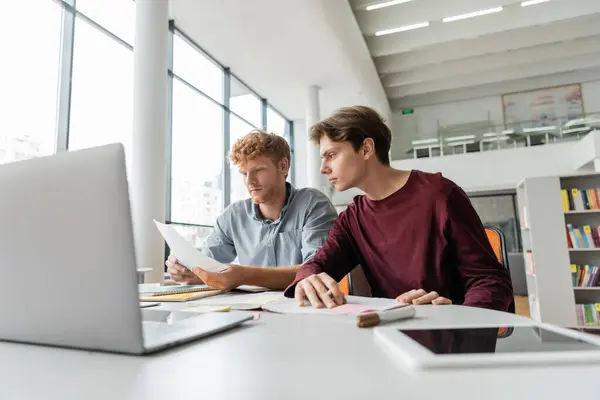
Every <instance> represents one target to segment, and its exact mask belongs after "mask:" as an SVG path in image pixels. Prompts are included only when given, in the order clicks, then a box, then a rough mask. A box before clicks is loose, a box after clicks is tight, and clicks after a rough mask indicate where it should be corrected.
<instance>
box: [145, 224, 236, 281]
mask: <svg viewBox="0 0 600 400" xmlns="http://www.w3.org/2000/svg"><path fill="white" fill-rule="evenodd" d="M154 223H155V224H156V227H157V228H158V231H159V232H160V233H161V235H162V236H163V238H164V239H165V241H166V242H167V244H168V245H169V248H170V249H171V252H172V253H173V254H174V255H175V257H177V260H178V261H179V264H181V265H183V266H184V267H186V268H189V269H191V268H193V267H200V268H202V269H204V270H206V271H209V272H221V271H223V270H224V269H226V268H228V266H227V265H225V264H222V263H220V262H218V261H216V260H214V259H212V258H210V257H207V256H205V255H204V254H202V253H201V252H200V251H198V249H196V248H195V247H194V246H192V244H191V243H190V242H188V241H187V240H185V238H184V237H183V236H181V235H180V234H179V233H177V231H176V230H175V229H173V227H172V226H170V225H166V224H163V223H161V222H158V221H156V220H154Z"/></svg>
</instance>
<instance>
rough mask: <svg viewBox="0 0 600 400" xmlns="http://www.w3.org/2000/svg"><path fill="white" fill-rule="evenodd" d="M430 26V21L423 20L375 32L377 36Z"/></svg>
mask: <svg viewBox="0 0 600 400" xmlns="http://www.w3.org/2000/svg"><path fill="white" fill-rule="evenodd" d="M428 26H429V22H421V23H418V24H412V25H406V26H401V27H399V28H392V29H386V30H384V31H377V32H375V36H383V35H389V34H391V33H398V32H405V31H411V30H413V29H419V28H425V27H428Z"/></svg>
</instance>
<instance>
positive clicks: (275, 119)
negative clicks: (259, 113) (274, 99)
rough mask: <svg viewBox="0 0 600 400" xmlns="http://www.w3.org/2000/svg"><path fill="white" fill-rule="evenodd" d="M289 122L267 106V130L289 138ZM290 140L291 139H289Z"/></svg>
mask: <svg viewBox="0 0 600 400" xmlns="http://www.w3.org/2000/svg"><path fill="white" fill-rule="evenodd" d="M288 125H289V124H288V122H287V120H286V119H285V118H283V117H282V116H281V114H279V113H278V112H277V111H275V110H273V109H272V108H271V107H268V106H267V130H268V131H269V132H272V133H276V134H278V135H279V136H283V137H285V138H286V139H288V134H289V132H288ZM288 140H289V139H288Z"/></svg>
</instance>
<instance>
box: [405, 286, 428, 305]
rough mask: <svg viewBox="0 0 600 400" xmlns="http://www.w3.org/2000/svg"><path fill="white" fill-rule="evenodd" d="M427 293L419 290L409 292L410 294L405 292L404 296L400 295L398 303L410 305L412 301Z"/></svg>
mask: <svg viewBox="0 0 600 400" xmlns="http://www.w3.org/2000/svg"><path fill="white" fill-rule="evenodd" d="M426 294H427V292H426V291H424V290H423V289H419V290H414V289H413V290H411V291H410V292H406V293H404V294H402V295H401V296H400V301H403V302H404V303H412V301H413V300H414V299H418V298H419V297H421V296H424V295H426Z"/></svg>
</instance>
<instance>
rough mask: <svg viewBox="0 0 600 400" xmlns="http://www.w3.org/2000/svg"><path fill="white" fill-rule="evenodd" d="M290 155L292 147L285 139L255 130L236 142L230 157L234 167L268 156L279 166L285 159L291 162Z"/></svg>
mask: <svg viewBox="0 0 600 400" xmlns="http://www.w3.org/2000/svg"><path fill="white" fill-rule="evenodd" d="M290 153H291V151H290V146H289V145H288V143H287V142H286V140H285V139H284V138H282V137H281V136H278V135H276V134H274V133H267V132H265V131H262V130H260V129H255V130H253V131H251V132H250V133H248V134H247V135H246V136H244V137H242V138H241V139H239V140H238V141H236V142H235V144H234V145H233V147H232V148H231V153H230V154H229V157H230V158H231V161H232V162H233V164H234V165H239V164H243V163H245V162H247V161H248V160H254V159H255V158H257V157H260V156H267V157H269V158H270V159H271V160H273V162H274V163H275V164H277V163H278V162H279V161H281V159H283V158H287V160H288V162H290V158H291V154H290Z"/></svg>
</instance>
